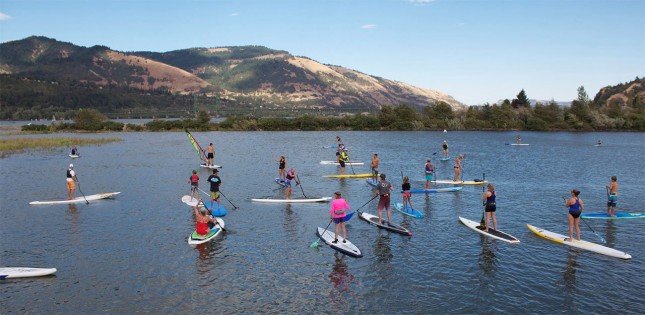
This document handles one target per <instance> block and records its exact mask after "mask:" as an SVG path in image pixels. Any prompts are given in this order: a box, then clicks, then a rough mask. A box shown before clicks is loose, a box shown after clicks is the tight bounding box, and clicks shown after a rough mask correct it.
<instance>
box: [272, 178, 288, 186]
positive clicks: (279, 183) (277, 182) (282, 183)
mask: <svg viewBox="0 0 645 315" xmlns="http://www.w3.org/2000/svg"><path fill="white" fill-rule="evenodd" d="M275 183H276V184H278V185H280V186H282V187H287V183H285V182H284V181H283V180H282V179H281V178H276V179H275Z"/></svg>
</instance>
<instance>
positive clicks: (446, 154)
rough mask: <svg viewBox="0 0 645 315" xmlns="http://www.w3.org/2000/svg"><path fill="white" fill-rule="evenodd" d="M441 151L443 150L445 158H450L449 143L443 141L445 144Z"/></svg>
mask: <svg viewBox="0 0 645 315" xmlns="http://www.w3.org/2000/svg"><path fill="white" fill-rule="evenodd" d="M441 149H442V150H443V157H445V158H447V157H448V141H446V140H443V144H442V145H441Z"/></svg>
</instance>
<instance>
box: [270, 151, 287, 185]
mask: <svg viewBox="0 0 645 315" xmlns="http://www.w3.org/2000/svg"><path fill="white" fill-rule="evenodd" d="M273 160H274V161H276V162H278V178H280V180H282V181H283V182H284V177H285V174H286V168H287V159H286V158H285V157H284V155H281V156H280V159H279V160H277V159H276V158H275V156H274V157H273Z"/></svg>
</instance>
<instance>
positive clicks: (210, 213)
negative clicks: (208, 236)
mask: <svg viewBox="0 0 645 315" xmlns="http://www.w3.org/2000/svg"><path fill="white" fill-rule="evenodd" d="M200 201H201V202H202V204H203V205H204V208H206V211H208V214H209V215H210V216H213V212H212V211H211V209H208V207H207V206H206V204H205V203H204V201H203V200H201V199H200ZM213 219H215V220H214V221H215V225H217V226H219V227H220V229H222V231H224V232H228V231H227V230H226V229H225V228H224V227H223V226H221V225H220V224H219V221H217V218H213Z"/></svg>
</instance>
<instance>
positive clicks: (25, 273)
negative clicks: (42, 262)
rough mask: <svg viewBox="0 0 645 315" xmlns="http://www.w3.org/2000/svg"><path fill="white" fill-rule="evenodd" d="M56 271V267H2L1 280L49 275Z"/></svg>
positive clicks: (0, 269)
mask: <svg viewBox="0 0 645 315" xmlns="http://www.w3.org/2000/svg"><path fill="white" fill-rule="evenodd" d="M55 272H56V268H30V267H0V280H2V279H9V278H28V277H41V276H48V275H51V274H54V273H55Z"/></svg>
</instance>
